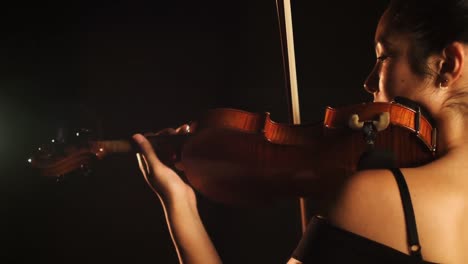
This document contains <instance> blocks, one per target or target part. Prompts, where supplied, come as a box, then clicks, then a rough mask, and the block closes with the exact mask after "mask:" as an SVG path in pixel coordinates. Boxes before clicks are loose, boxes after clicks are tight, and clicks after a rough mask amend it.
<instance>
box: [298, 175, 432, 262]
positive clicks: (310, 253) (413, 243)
mask: <svg viewBox="0 0 468 264" xmlns="http://www.w3.org/2000/svg"><path fill="white" fill-rule="evenodd" d="M391 171H392V172H393V175H394V176H395V179H396V182H397V183H398V188H399V190H400V196H401V200H402V204H403V210H404V214H405V222H406V232H407V237H408V247H409V249H410V255H406V254H404V253H402V252H400V251H398V250H396V249H394V248H391V247H389V246H386V245H383V244H380V243H378V242H375V241H373V240H370V239H368V238H365V237H363V236H360V235H357V234H355V233H352V232H349V231H347V230H344V229H341V228H339V227H336V226H334V225H332V224H331V223H329V222H328V221H327V220H326V219H325V218H323V217H320V216H314V217H312V219H311V220H310V222H309V224H308V227H307V230H306V232H305V233H304V235H303V237H302V239H301V242H300V243H299V245H298V247H297V248H296V250H295V251H294V253H293V255H292V257H293V258H295V259H297V260H299V261H302V262H303V263H314V264H315V263H330V264H331V263H362V264H365V263H381V264H387V263H388V264H390V263H392V264H393V263H399V264H400V263H401V264H406V263H408V264H412V263H431V262H427V261H424V260H423V258H422V255H421V245H420V244H419V238H418V232H417V228H416V220H415V216H414V211H413V205H412V203H411V197H410V194H409V190H408V186H407V185H406V181H405V178H404V177H403V174H402V173H401V171H400V169H391Z"/></svg>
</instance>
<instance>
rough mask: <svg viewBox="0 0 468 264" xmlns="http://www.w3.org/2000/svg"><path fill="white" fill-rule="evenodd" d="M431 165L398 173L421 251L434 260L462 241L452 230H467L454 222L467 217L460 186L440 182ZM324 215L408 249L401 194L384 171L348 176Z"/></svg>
mask: <svg viewBox="0 0 468 264" xmlns="http://www.w3.org/2000/svg"><path fill="white" fill-rule="evenodd" d="M431 170H433V168H431V167H428V168H426V167H421V168H414V169H402V172H403V175H404V178H405V180H406V182H407V185H408V188H409V192H410V197H411V202H412V205H413V208H414V212H415V216H416V225H417V228H418V232H419V237H420V242H421V245H422V247H423V256H425V257H426V258H427V257H429V260H433V261H434V260H438V261H439V262H440V260H441V256H444V255H447V252H452V255H454V254H455V252H457V251H458V250H456V249H455V248H453V247H452V248H449V247H450V246H449V245H452V246H454V245H457V244H458V245H465V246H467V244H466V243H464V242H463V241H461V238H460V237H456V236H457V235H456V234H460V233H463V234H465V235H468V234H466V231H465V232H460V230H468V229H465V228H468V225H466V224H461V225H460V222H463V221H460V220H462V219H466V218H465V216H468V215H467V212H466V209H464V208H465V206H464V205H465V203H466V201H467V197H468V195H467V192H466V190H464V187H460V186H457V185H456V184H453V183H450V181H444V180H443V179H441V177H442V176H439V177H437V176H435V174H434V173H435V172H434V171H431ZM439 172H440V171H439ZM431 174H432V175H431ZM328 217H329V219H330V221H331V222H332V223H333V224H334V225H337V226H339V227H341V228H343V229H346V230H348V231H351V232H353V233H356V234H359V235H361V236H364V237H367V238H369V239H371V240H374V241H376V242H379V243H382V244H385V245H387V246H390V247H392V248H395V249H397V250H399V251H401V252H404V253H407V254H408V253H409V250H408V245H407V241H406V237H407V236H406V224H405V216H404V211H403V207H402V199H401V196H400V191H399V188H398V185H397V183H396V180H395V177H394V176H393V174H392V172H391V171H390V170H366V171H360V172H358V173H356V174H354V175H353V176H351V177H350V178H349V180H348V181H347V182H346V184H345V185H344V187H343V188H342V190H341V191H340V193H339V195H338V196H337V199H336V201H335V203H334V204H333V206H332V207H331V208H330V211H329V215H328ZM464 222H466V221H464ZM463 225H466V227H464V226H463ZM461 237H462V236H461ZM460 251H461V250H460ZM443 260H447V259H445V258H444V259H443ZM443 262H444V261H443Z"/></svg>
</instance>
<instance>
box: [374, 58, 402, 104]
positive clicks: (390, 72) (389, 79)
mask: <svg viewBox="0 0 468 264" xmlns="http://www.w3.org/2000/svg"><path fill="white" fill-rule="evenodd" d="M407 77H408V74H407V72H406V71H405V69H402V67H397V65H395V64H392V63H388V64H384V65H382V69H381V76H380V82H381V83H380V85H381V86H380V87H382V91H383V92H384V93H385V94H386V95H387V97H389V98H394V97H395V96H405V95H406V93H407V91H408V79H407Z"/></svg>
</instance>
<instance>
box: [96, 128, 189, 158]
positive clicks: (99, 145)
mask: <svg viewBox="0 0 468 264" xmlns="http://www.w3.org/2000/svg"><path fill="white" fill-rule="evenodd" d="M188 137H189V135H188V134H186V135H154V136H146V138H147V139H148V141H149V142H150V143H151V146H153V148H154V150H155V151H156V152H157V154H158V156H159V158H160V159H161V160H162V161H172V162H175V161H179V160H180V153H181V152H182V147H183V145H184V143H185V141H186V140H187V138H188ZM91 145H92V148H93V149H95V151H94V152H95V153H96V156H98V157H99V156H100V155H99V153H102V154H103V155H102V157H103V156H104V154H105V155H109V154H119V153H131V152H132V153H136V152H139V151H140V147H139V146H138V145H137V144H136V143H135V142H134V141H133V140H132V139H130V140H124V139H121V140H102V141H95V142H93V143H92V144H91Z"/></svg>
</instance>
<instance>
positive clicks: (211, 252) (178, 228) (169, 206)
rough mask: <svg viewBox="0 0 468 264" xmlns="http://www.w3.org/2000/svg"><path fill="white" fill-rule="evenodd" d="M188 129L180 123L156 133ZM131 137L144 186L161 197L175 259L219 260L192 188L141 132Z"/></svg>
mask: <svg viewBox="0 0 468 264" xmlns="http://www.w3.org/2000/svg"><path fill="white" fill-rule="evenodd" d="M188 128H189V127H188V126H187V125H184V126H181V127H179V128H178V129H165V130H162V131H160V132H159V133H158V134H178V133H179V134H183V133H188V132H190V131H189V129H188ZM133 139H134V140H135V141H136V143H138V145H139V146H140V149H141V154H137V158H138V163H139V165H140V170H141V172H142V173H143V175H144V177H145V180H146V182H147V183H148V185H149V186H150V187H151V188H152V189H153V191H154V192H155V193H156V194H157V195H158V196H159V199H161V202H162V205H163V209H164V213H165V216H166V220H167V224H168V228H169V232H170V234H171V238H172V241H173V243H174V246H175V249H176V252H177V256H178V258H179V262H180V263H184V264H200V263H203V264H220V263H222V262H221V259H220V257H219V255H218V252H216V248H215V247H214V245H213V243H212V242H211V239H210V237H209V236H208V233H207V232H206V230H205V227H204V226H203V223H202V220H201V218H200V215H199V213H198V209H197V205H196V197H195V193H194V191H193V189H192V188H191V187H190V186H189V185H187V184H186V183H185V182H184V181H183V180H182V179H181V178H180V177H179V175H177V173H175V172H174V171H173V170H172V169H171V168H169V167H167V166H166V165H164V164H163V163H162V162H161V161H160V160H159V158H158V156H157V155H156V153H155V152H154V150H153V147H152V146H151V144H150V142H148V140H147V139H146V138H145V137H144V136H143V135H141V134H135V135H134V136H133Z"/></svg>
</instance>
